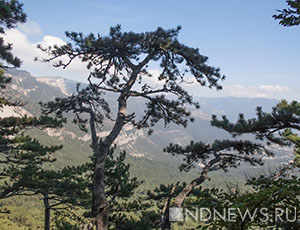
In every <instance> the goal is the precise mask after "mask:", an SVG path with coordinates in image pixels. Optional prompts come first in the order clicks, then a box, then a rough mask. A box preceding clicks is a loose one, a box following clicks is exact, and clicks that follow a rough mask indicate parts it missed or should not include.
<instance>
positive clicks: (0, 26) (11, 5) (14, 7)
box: [0, 0, 26, 88]
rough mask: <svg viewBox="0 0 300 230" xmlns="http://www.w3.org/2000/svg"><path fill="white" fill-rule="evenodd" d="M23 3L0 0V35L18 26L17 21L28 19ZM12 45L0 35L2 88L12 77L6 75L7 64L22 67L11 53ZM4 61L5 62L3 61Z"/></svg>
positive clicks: (21, 21) (0, 81)
mask: <svg viewBox="0 0 300 230" xmlns="http://www.w3.org/2000/svg"><path fill="white" fill-rule="evenodd" d="M22 6H23V5H22V4H20V3H19V2H18V1H17V0H11V1H7V0H1V1H0V35H3V34H4V30H5V29H6V28H7V29H11V28H14V27H16V26H17V23H24V22H25V21H26V14H25V13H24V12H23V9H22ZM11 49H12V45H11V44H5V42H4V39H3V37H2V36H1V37H0V60H1V62H0V88H3V87H4V86H5V84H7V83H8V82H9V81H10V79H9V78H7V77H5V76H4V69H3V68H6V67H5V65H6V64H9V65H12V66H13V67H20V65H21V61H20V59H19V58H17V57H14V56H13V55H12V53H11ZM2 61H4V62H5V63H2Z"/></svg>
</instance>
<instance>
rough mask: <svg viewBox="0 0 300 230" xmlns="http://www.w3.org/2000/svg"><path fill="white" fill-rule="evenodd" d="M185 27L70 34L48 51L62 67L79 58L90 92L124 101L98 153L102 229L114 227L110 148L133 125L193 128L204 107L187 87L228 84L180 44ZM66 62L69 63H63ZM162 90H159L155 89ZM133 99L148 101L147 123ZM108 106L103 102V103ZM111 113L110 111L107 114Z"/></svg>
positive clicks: (96, 208)
mask: <svg viewBox="0 0 300 230" xmlns="http://www.w3.org/2000/svg"><path fill="white" fill-rule="evenodd" d="M179 30H180V27H178V28H176V29H171V30H164V29H162V28H158V29H157V30H155V31H152V32H146V33H134V32H122V31H121V27H120V26H116V27H112V28H111V29H110V33H109V35H108V36H100V35H94V34H89V35H87V36H84V35H83V34H82V33H75V32H67V33H66V35H67V37H68V38H69V39H70V42H69V43H67V44H66V45H64V46H61V47H57V46H55V47H50V48H43V47H40V48H41V49H42V50H44V51H45V52H47V53H48V54H49V55H50V58H49V59H45V60H44V61H48V62H50V61H53V60H58V61H57V62H56V63H54V65H55V66H57V67H63V68H67V67H68V65H69V64H70V63H71V62H72V61H73V60H74V59H76V58H80V59H81V60H82V62H84V63H86V64H87V68H88V69H89V70H90V75H89V77H88V81H89V86H90V90H91V92H92V93H96V94H99V93H100V91H103V92H105V91H106V92H110V93H113V94H114V95H118V100H117V103H118V105H117V106H118V109H117V112H116V114H117V117H116V119H115V121H114V124H113V128H112V129H111V130H110V132H109V134H108V136H107V137H105V138H104V139H103V142H102V143H101V145H99V146H98V147H97V149H94V152H95V153H94V155H95V159H96V166H95V171H94V181H93V183H94V185H93V195H94V204H93V207H92V209H93V211H94V212H95V213H96V214H97V217H96V220H97V229H98V230H100V229H101V230H102V229H104V230H106V229H107V225H108V221H107V220H108V212H109V203H108V202H107V199H106V196H105V190H104V170H105V169H104V167H105V162H106V158H107V153H108V150H109V148H110V147H111V146H112V144H113V142H114V140H115V139H116V138H117V136H118V135H119V133H120V132H121V130H122V128H123V126H124V125H125V124H127V123H131V124H133V125H134V126H135V127H136V128H137V129H141V128H146V129H148V131H149V133H151V132H152V131H153V130H152V127H153V126H154V125H155V124H156V123H157V122H158V121H160V120H163V122H164V123H165V125H166V126H167V125H169V124H170V123H175V124H177V125H183V126H184V127H185V126H186V125H187V123H188V121H190V120H193V119H192V118H191V117H190V112H189V111H188V110H187V109H186V106H187V105H191V106H195V107H196V108H198V107H199V105H198V103H196V102H195V101H194V100H193V98H192V96H191V95H190V94H189V93H188V92H187V91H186V90H185V89H184V88H183V87H182V84H184V83H185V82H187V81H188V82H191V80H192V79H190V78H189V77H190V76H189V77H186V76H187V74H190V75H191V76H192V77H193V80H194V81H195V82H197V83H199V84H200V85H202V86H208V87H210V88H216V89H221V86H220V85H219V83H218V81H219V80H223V79H224V76H222V75H221V74H220V70H219V68H214V67H212V66H209V65H207V60H208V58H207V57H205V56H203V55H201V54H200V52H199V49H195V48H191V47H188V46H186V45H184V44H182V43H180V42H179V41H178V39H177V37H178V33H179ZM63 56H66V57H67V58H68V61H67V62H66V63H64V62H63V61H61V60H60V57H63ZM152 63H156V64H159V65H160V69H161V72H160V74H159V75H158V76H152V75H151V73H150V72H149V65H150V64H152ZM147 79H149V80H151V79H154V80H155V81H157V82H158V83H161V84H159V85H161V87H155V86H153V85H151V83H149V82H147ZM155 85H156V84H155ZM129 98H143V99H144V100H145V101H146V102H145V105H146V108H145V111H144V113H143V115H142V117H141V118H137V117H136V114H135V113H131V114H128V111H127V107H128V106H127V104H128V103H130V102H129ZM100 101H102V100H99V103H100ZM106 112H107V110H106V108H105V109H104V114H106Z"/></svg>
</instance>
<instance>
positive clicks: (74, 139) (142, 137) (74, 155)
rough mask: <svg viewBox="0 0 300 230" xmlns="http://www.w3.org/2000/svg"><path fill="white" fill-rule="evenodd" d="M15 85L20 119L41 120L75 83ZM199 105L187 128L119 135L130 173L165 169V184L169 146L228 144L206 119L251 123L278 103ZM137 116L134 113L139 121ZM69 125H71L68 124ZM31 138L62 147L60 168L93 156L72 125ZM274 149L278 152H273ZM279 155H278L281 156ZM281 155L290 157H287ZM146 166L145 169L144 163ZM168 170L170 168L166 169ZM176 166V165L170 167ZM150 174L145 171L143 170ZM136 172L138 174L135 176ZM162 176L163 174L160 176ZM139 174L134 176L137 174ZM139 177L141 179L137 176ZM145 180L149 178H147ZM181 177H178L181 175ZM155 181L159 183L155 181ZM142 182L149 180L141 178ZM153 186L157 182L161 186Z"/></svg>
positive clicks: (16, 79)
mask: <svg viewBox="0 0 300 230" xmlns="http://www.w3.org/2000/svg"><path fill="white" fill-rule="evenodd" d="M7 73H8V74H9V75H10V76H11V77H12V78H13V81H12V83H11V85H10V87H11V90H12V91H13V92H14V95H15V96H16V95H18V97H20V98H22V100H24V101H26V102H28V103H27V104H26V106H25V107H24V109H25V110H24V109H23V108H22V112H21V113H22V114H28V115H30V114H35V115H36V114H39V111H40V110H39V105H38V102H39V101H44V102H45V101H49V100H53V99H54V98H55V97H65V96H67V95H70V94H72V93H73V92H75V90H76V85H77V82H75V81H72V80H68V79H65V78H62V77H37V78H35V77H33V76H31V74H30V73H28V72H26V71H22V70H9V71H8V72H7ZM81 87H85V84H84V83H81ZM106 97H107V98H106V99H107V101H108V102H109V104H110V105H111V110H112V113H113V112H114V111H115V109H116V102H117V101H116V100H115V98H114V97H113V96H112V95H107V96H106ZM196 99H197V101H199V103H200V106H201V109H200V110H195V109H193V110H192V111H191V112H192V115H193V117H194V118H195V121H194V123H192V124H189V125H188V127H187V128H182V127H178V126H176V125H170V126H169V127H164V126H163V124H162V123H159V124H158V125H157V126H156V127H155V129H154V133H153V134H152V135H150V136H149V135H148V134H147V132H146V131H145V130H135V129H134V128H133V126H131V125H127V126H125V128H124V129H123V131H122V132H121V134H120V136H119V137H118V139H117V140H116V144H117V146H118V147H119V148H120V149H123V150H126V151H127V152H128V155H129V156H130V161H131V163H132V165H133V168H138V167H137V166H135V163H137V165H138V164H139V163H138V161H140V160H141V159H143V161H144V162H145V166H144V167H142V168H141V169H140V170H146V171H147V170H150V171H151V169H152V166H153V165H155V164H157V165H158V166H157V167H158V168H159V169H162V168H167V169H168V170H165V173H166V175H164V178H168V177H169V176H170V175H171V173H170V175H167V174H168V173H169V172H173V173H174V172H177V173H178V170H177V166H178V164H179V162H180V159H177V158H175V157H172V156H170V155H169V154H166V153H163V151H162V150H163V148H164V147H165V146H166V145H168V144H169V143H171V142H172V143H179V144H182V145H184V144H187V143H189V142H190V141H191V140H201V141H204V142H212V141H213V140H215V139H224V138H230V136H229V135H228V134H227V133H226V132H224V131H222V130H220V129H217V128H214V127H211V126H210V117H211V115H212V114H216V115H218V116H221V115H224V114H226V115H227V116H228V118H229V119H231V120H234V119H236V118H237V116H238V114H239V113H240V112H243V113H244V114H245V116H246V117H253V116H254V115H255V108H256V107H257V106H261V107H263V108H264V110H265V111H270V110H271V108H272V106H273V105H275V104H276V103H277V102H278V101H276V100H273V99H263V98H257V99H256V98H254V99H250V98H234V97H227V98H196ZM143 106H144V101H143V100H137V99H135V100H134V101H133V100H131V101H129V111H130V110H135V111H143ZM6 110H8V109H7V108H6V109H4V111H2V116H3V115H5V113H7V114H9V115H12V114H13V112H12V111H6ZM0 115H1V114H0ZM140 115H141V114H139V113H137V116H140ZM67 117H68V118H72V115H68V116H67ZM69 120H71V119H69ZM109 127H111V121H109V120H108V121H106V122H105V125H104V127H103V129H101V130H99V133H98V135H99V136H100V137H104V136H106V135H107V134H108V131H107V130H108V129H109ZM30 133H31V135H33V136H35V137H37V138H39V139H42V141H44V142H45V143H47V144H53V143H56V144H57V143H59V144H63V145H64V148H63V149H62V150H61V151H59V152H58V153H57V158H58V159H59V161H57V162H58V163H57V166H58V167H61V166H63V165H65V164H77V163H79V162H83V161H87V160H88V156H90V155H91V149H90V147H89V144H90V135H89V134H88V133H84V132H81V131H80V130H79V129H78V128H77V127H76V126H75V125H74V124H72V123H71V122H70V121H69V122H68V123H67V125H66V126H65V127H64V128H62V129H60V130H46V131H45V132H44V131H40V130H34V131H30ZM276 148H277V147H276ZM279 150H280V151H279ZM277 152H278V156H276V157H275V158H271V159H268V162H269V163H270V164H275V163H276V162H284V161H285V162H286V161H289V160H291V159H292V157H293V155H292V154H291V153H290V152H289V149H284V151H282V149H277ZM285 153H289V154H288V155H285ZM147 162H148V163H147ZM161 162H164V163H165V164H167V165H165V166H164V167H162V166H161ZM168 162H169V163H168ZM168 164H170V165H169V166H168ZM174 164H175V165H174ZM147 168H149V169H147ZM240 170H242V171H245V170H247V171H248V170H249V168H248V166H246V165H245V166H243V167H242V168H241V169H240ZM136 171H137V170H136ZM163 171H164V170H163ZM135 173H137V172H135ZM137 174H139V175H142V174H143V173H137ZM147 175H148V176H149V174H147ZM180 175H181V174H180ZM154 178H157V177H154ZM142 179H144V180H146V179H147V180H148V178H147V176H146V175H145V177H144V178H142ZM165 181H166V180H165V179H163V181H157V182H165Z"/></svg>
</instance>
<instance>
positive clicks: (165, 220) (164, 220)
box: [161, 184, 176, 230]
mask: <svg viewBox="0 0 300 230" xmlns="http://www.w3.org/2000/svg"><path fill="white" fill-rule="evenodd" d="M175 188H176V185H174V184H173V185H172V188H171V191H170V194H169V197H168V199H167V200H165V202H164V207H163V210H162V216H161V230H171V229H172V225H171V223H170V218H169V208H170V203H171V199H172V196H173V194H174V191H175Z"/></svg>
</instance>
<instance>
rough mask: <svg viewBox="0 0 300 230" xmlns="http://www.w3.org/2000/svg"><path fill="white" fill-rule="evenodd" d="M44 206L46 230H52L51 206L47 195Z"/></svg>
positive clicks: (45, 195)
mask: <svg viewBox="0 0 300 230" xmlns="http://www.w3.org/2000/svg"><path fill="white" fill-rule="evenodd" d="M44 206H45V217H44V218H45V220H44V228H45V230H50V204H49V199H48V194H47V193H46V194H44Z"/></svg>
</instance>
